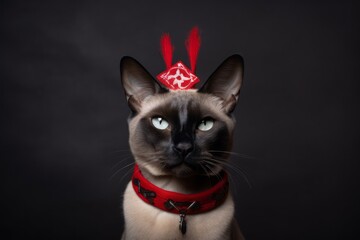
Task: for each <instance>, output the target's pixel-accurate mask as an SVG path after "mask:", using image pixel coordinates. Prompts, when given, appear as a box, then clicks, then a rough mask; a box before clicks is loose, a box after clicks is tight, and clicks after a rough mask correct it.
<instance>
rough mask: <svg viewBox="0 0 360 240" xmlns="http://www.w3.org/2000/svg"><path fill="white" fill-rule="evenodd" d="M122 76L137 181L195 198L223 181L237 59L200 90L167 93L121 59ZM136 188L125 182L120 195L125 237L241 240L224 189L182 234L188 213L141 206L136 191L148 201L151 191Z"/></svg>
mask: <svg viewBox="0 0 360 240" xmlns="http://www.w3.org/2000/svg"><path fill="white" fill-rule="evenodd" d="M120 72H121V81H122V85H123V88H124V90H125V94H126V98H127V102H128V105H129V107H130V110H131V115H130V117H129V119H128V124H129V144H130V148H131V152H132V155H133V157H134V160H135V163H136V165H137V166H138V169H139V171H141V174H142V176H143V177H144V178H145V179H146V180H147V181H149V182H150V183H151V184H153V185H154V186H156V187H157V188H160V189H163V190H165V191H169V192H176V193H180V194H197V193H200V192H204V191H207V190H208V189H210V188H212V187H213V186H214V185H216V184H217V183H218V182H219V181H220V180H221V179H222V178H223V177H224V174H223V172H224V171H223V163H224V162H225V161H227V160H228V158H229V155H230V151H231V148H232V142H233V131H234V127H235V119H234V116H233V114H232V113H233V111H234V109H235V106H236V103H237V100H238V97H239V92H240V87H241V85H242V79H243V59H242V57H241V56H239V55H233V56H231V57H229V58H227V59H226V60H225V61H224V62H223V63H222V64H221V65H220V66H219V67H218V68H217V70H216V71H215V72H214V73H213V74H212V75H211V76H210V77H209V79H208V80H207V81H206V82H205V84H204V85H203V86H202V87H201V88H200V89H198V90H197V89H190V90H168V89H166V88H165V87H164V86H162V85H161V84H160V83H158V82H157V81H156V80H155V79H154V78H153V77H152V76H151V75H150V74H149V73H148V71H147V70H146V69H145V68H144V67H143V66H142V65H141V64H140V63H138V62H137V61H136V60H135V59H133V58H131V57H124V58H122V60H121V64H120ZM135 184H139V183H135ZM134 186H137V185H134V181H132V182H130V183H129V184H128V186H127V188H126V190H125V193H124V203H123V209H124V217H125V228H124V233H123V236H122V239H123V240H135V239H138V240H144V239H149V240H155V239H156V240H165V239H184V240H185V239H194V240H195V239H206V240H212V239H213V240H227V239H244V238H243V235H242V234H241V232H240V229H239V228H238V225H237V223H236V221H235V219H234V201H233V198H232V196H231V194H230V193H228V192H227V191H226V195H224V199H223V200H222V201H221V203H220V204H219V205H218V206H216V207H215V208H213V209H211V210H209V211H206V212H201V213H198V214H192V215H187V216H186V223H187V225H185V229H184V225H182V224H183V223H184V221H183V222H182V220H184V218H185V214H183V215H181V213H182V212H181V211H179V214H180V215H179V214H176V213H173V212H167V211H164V210H162V209H159V208H158V207H155V206H153V205H152V204H151V201H150V204H149V202H145V201H144V200H143V199H141V198H140V197H139V194H138V193H141V194H142V195H143V196H145V197H148V195H146V194H147V192H149V191H147V190H144V189H143V188H142V186H140V184H139V185H138V188H136V189H137V190H136V189H135V187H134ZM154 195H156V194H154ZM152 197H153V196H152ZM195 202H196V201H195V200H194V202H189V203H188V205H187V209H190V208H192V207H193V205H195ZM170 204H171V205H172V206H173V207H175V208H176V206H175V205H174V204H173V202H170ZM172 206H170V207H172ZM179 216H180V217H179ZM179 224H180V226H179ZM179 228H180V230H181V231H179Z"/></svg>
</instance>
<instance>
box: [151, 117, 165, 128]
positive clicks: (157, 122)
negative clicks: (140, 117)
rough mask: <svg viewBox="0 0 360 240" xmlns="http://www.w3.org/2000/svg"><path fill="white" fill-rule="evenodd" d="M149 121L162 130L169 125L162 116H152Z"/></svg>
mask: <svg viewBox="0 0 360 240" xmlns="http://www.w3.org/2000/svg"><path fill="white" fill-rule="evenodd" d="M151 123H152V124H153V125H154V127H155V128H157V129H160V130H164V129H166V128H167V127H168V126H169V123H168V122H167V121H166V120H165V119H163V118H162V117H153V118H152V119H151Z"/></svg>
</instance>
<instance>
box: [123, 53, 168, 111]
mask: <svg viewBox="0 0 360 240" xmlns="http://www.w3.org/2000/svg"><path fill="white" fill-rule="evenodd" d="M120 75H121V83H122V85H123V87H124V90H125V94H126V98H127V100H128V104H129V107H130V109H131V110H132V111H134V112H138V111H139V110H140V107H141V103H142V101H143V100H144V99H145V98H146V97H148V96H150V95H154V94H157V93H161V92H167V90H166V89H164V88H162V87H161V86H160V85H159V83H158V82H157V81H156V80H155V79H154V78H153V77H152V76H151V74H150V73H149V72H148V71H147V70H146V69H145V68H144V67H143V66H142V65H141V64H140V63H139V62H138V61H136V60H135V59H134V58H132V57H127V56H126V57H123V58H122V59H121V62H120Z"/></svg>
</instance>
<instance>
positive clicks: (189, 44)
mask: <svg viewBox="0 0 360 240" xmlns="http://www.w3.org/2000/svg"><path fill="white" fill-rule="evenodd" d="M200 43H201V39H200V34H199V28H198V27H193V28H192V29H191V31H190V33H189V36H188V38H187V40H186V42H185V45H186V49H187V52H188V55H189V60H190V67H191V71H192V72H193V73H195V67H196V60H197V57H198V54H199V50H200Z"/></svg>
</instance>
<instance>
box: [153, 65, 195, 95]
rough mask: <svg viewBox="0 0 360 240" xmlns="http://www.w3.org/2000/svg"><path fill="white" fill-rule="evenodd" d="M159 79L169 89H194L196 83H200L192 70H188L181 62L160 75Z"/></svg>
mask: <svg viewBox="0 0 360 240" xmlns="http://www.w3.org/2000/svg"><path fill="white" fill-rule="evenodd" d="M157 78H158V79H159V80H160V81H161V82H162V83H163V84H164V85H165V86H166V87H168V88H169V89H172V90H177V89H180V90H186V89H190V88H192V87H193V86H194V85H195V84H196V83H198V82H200V80H199V78H198V77H197V76H195V75H194V74H193V73H192V72H191V70H190V69H188V68H187V67H186V66H185V65H184V64H183V63H182V62H181V61H179V62H177V63H175V64H174V65H173V66H172V67H171V68H169V69H168V70H166V71H164V72H162V73H160V74H159V75H158V76H157Z"/></svg>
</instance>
